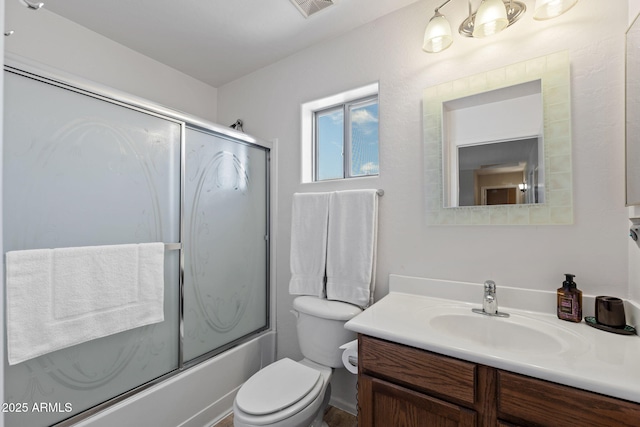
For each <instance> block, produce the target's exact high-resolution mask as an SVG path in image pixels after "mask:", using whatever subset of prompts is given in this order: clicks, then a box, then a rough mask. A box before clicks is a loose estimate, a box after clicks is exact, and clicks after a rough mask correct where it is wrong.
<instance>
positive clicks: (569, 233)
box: [218, 0, 629, 404]
mask: <svg viewBox="0 0 640 427" xmlns="http://www.w3.org/2000/svg"><path fill="white" fill-rule="evenodd" d="M440 3H441V2H440V1H439V0H428V1H419V2H417V3H415V4H413V5H410V6H408V7H406V8H404V9H401V10H399V11H397V12H395V13H393V14H390V15H387V16H385V17H383V18H381V19H379V20H377V21H375V22H373V23H370V24H368V25H365V26H363V27H360V28H359V29H356V30H355V31H352V32H350V33H348V34H345V35H343V36H340V37H337V38H335V39H333V40H330V41H327V42H325V43H321V44H318V45H316V46H314V47H311V48H309V49H307V50H305V51H302V52H300V53H298V54H296V55H293V56H291V57H289V58H287V59H285V60H283V61H281V62H279V63H276V64H274V65H272V66H269V67H266V68H264V69H261V70H259V71H257V72H255V73H253V74H251V75H248V76H246V77H244V78H241V79H238V80H236V81H234V82H232V83H229V84H227V85H225V86H223V87H220V88H218V116H219V119H220V120H221V122H223V123H226V122H227V121H230V120H231V121H233V120H234V118H236V117H242V118H243V120H244V122H245V130H247V131H248V132H250V133H254V134H256V135H261V136H262V137H263V138H276V137H277V138H278V139H279V144H280V147H279V159H278V160H279V162H280V165H282V167H280V170H279V192H280V194H279V199H278V202H279V206H280V207H281V208H280V212H279V215H278V227H279V230H280V235H279V245H278V265H277V269H278V270H277V277H278V278H279V279H278V280H279V282H278V283H277V295H278V300H277V302H278V307H279V309H278V313H277V329H278V357H284V356H289V357H300V353H299V350H298V345H297V339H296V336H295V324H294V319H293V317H292V316H291V315H290V314H289V308H290V306H291V302H292V297H291V296H289V295H288V289H287V286H288V280H289V278H290V272H289V244H290V221H291V214H290V207H291V199H292V195H293V193H294V192H304V191H326V190H335V189H347V188H382V189H384V190H385V195H384V197H383V198H382V199H381V201H380V234H379V236H380V238H379V246H378V266H377V267H378V268H377V271H378V279H377V285H376V298H378V299H379V298H380V297H382V296H383V295H385V294H386V293H387V292H388V275H389V273H399V274H406V275H413V276H421V277H429V278H443V279H450V280H460V281H469V282H482V281H484V280H485V279H493V280H495V281H496V283H497V284H498V289H499V287H500V286H514V287H521V288H529V289H544V290H555V289H556V288H558V287H559V286H560V285H561V283H562V280H563V277H564V276H563V273H574V274H576V275H577V278H576V281H577V283H578V285H579V287H580V288H581V289H583V291H584V292H586V293H588V294H610V295H617V296H621V297H627V296H628V294H629V288H628V286H627V280H628V278H627V275H628V243H627V239H628V237H627V224H628V219H627V211H626V209H625V207H624V204H625V199H624V103H623V99H624V34H625V30H626V27H627V22H628V13H627V7H626V6H627V4H626V2H625V3H624V4H623V6H622V7H620V6H618V7H615V8H612V7H611V5H610V4H609V2H603V1H599V0H581V1H579V2H578V4H577V5H576V6H575V7H574V8H573V9H572V10H571V11H570V12H568V13H567V14H565V15H563V16H561V17H559V18H556V19H554V20H550V21H534V20H533V19H532V18H531V13H532V12H531V11H532V9H533V4H534V1H533V0H526V3H527V6H528V9H529V10H528V11H527V13H526V15H525V16H524V17H523V18H522V19H521V21H520V22H518V23H517V24H516V25H514V26H513V27H511V28H509V29H507V30H506V31H504V32H503V33H501V34H499V35H497V36H495V37H491V38H487V39H484V40H475V39H464V40H463V39H461V38H460V37H456V38H455V40H454V44H453V45H452V47H451V48H449V49H448V50H446V51H444V52H442V53H440V54H427V53H424V52H423V51H422V50H421V44H422V37H423V33H424V28H425V26H426V23H427V21H428V20H429V18H430V17H431V16H432V14H433V9H434V8H435V7H436V6H437V5H438V4H440ZM441 12H442V13H444V14H445V15H446V16H447V17H448V18H449V19H451V21H455V22H456V23H455V24H453V27H454V28H455V27H457V22H460V20H462V19H463V17H464V16H465V15H466V7H465V5H464V4H456V3H455V2H453V3H450V4H449V5H447V6H445V7H444V8H443V9H442V11H441ZM602 16H606V17H607V19H602ZM564 49H567V50H569V52H570V61H571V79H572V86H571V89H572V95H571V100H572V123H573V149H572V155H573V171H574V173H573V177H574V212H575V221H574V222H575V223H574V225H572V226H520V227H519V226H466V227H460V226H459V227H455V226H447V227H433V226H426V225H425V220H424V203H425V197H424V189H425V182H424V179H423V176H424V175H423V146H422V110H421V97H422V91H423V89H424V88H426V87H429V86H433V85H437V84H439V83H443V82H446V81H450V80H455V79H458V78H460V77H464V76H468V75H471V74H474V73H476V72H478V71H481V70H482V71H486V70H491V69H494V68H499V67H503V66H506V65H508V64H511V63H515V62H520V61H524V60H527V59H530V58H535V57H538V56H542V55H546V54H550V53H553V52H557V51H559V50H564ZM373 81H379V82H380V176H379V177H378V178H366V179H354V180H349V181H346V182H325V183H316V184H301V183H300V157H301V155H300V105H301V104H302V103H304V102H308V101H312V100H314V99H318V98H322V97H326V96H328V95H331V94H335V93H338V92H340V91H344V90H347V89H351V88H355V87H359V86H362V85H364V84H367V83H370V82H373ZM498 292H499V291H498ZM585 311H586V312H587V313H588V312H589V308H588V307H586V308H585ZM354 383H355V381H354V380H353V379H349V378H348V377H346V376H344V375H343V374H338V375H337V379H336V383H334V395H335V396H336V397H338V398H339V399H342V400H344V401H345V402H347V403H350V404H353V403H354V402H353V398H352V396H353V394H354V392H355V390H354V389H353V388H349V387H351V385H352V384H354Z"/></svg>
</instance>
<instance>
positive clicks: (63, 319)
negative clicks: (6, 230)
mask: <svg viewBox="0 0 640 427" xmlns="http://www.w3.org/2000/svg"><path fill="white" fill-rule="evenodd" d="M164 250H165V245H164V243H142V244H127V245H107V246H87V247H75V248H58V249H33V250H26V251H12V252H7V258H6V266H7V344H8V360H9V364H10V365H15V364H17V363H20V362H23V361H25V360H28V359H31V358H34V357H37V356H41V355H43V354H46V353H49V352H52V351H55V350H59V349H62V348H66V347H70V346H72V345H76V344H80V343H82V342H85V341H89V340H92V339H96V338H100V337H104V336H107V335H111V334H115V333H118V332H122V331H126V330H128V329H133V328H137V327H140V326H145V325H149V324H152V323H158V322H162V321H163V320H164Z"/></svg>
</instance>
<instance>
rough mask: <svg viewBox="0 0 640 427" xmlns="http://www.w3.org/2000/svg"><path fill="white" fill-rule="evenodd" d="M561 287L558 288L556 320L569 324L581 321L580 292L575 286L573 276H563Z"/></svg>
mask: <svg viewBox="0 0 640 427" xmlns="http://www.w3.org/2000/svg"><path fill="white" fill-rule="evenodd" d="M565 276H566V279H565V281H564V282H562V287H561V288H558V319H562V320H568V321H569V322H581V321H582V291H581V290H579V289H578V288H577V286H576V282H574V281H573V278H574V277H576V276H575V275H573V274H565Z"/></svg>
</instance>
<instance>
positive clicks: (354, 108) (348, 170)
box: [302, 83, 379, 182]
mask: <svg viewBox="0 0 640 427" xmlns="http://www.w3.org/2000/svg"><path fill="white" fill-rule="evenodd" d="M302 112H303V125H302V128H303V138H302V139H303V159H302V160H303V167H302V170H303V177H302V181H303V182H313V181H324V180H329V179H343V178H352V177H359V176H370V175H378V171H379V161H378V84H377V83H375V84H374V85H369V86H367V87H364V88H360V89H356V90H353V91H349V92H344V93H342V94H339V95H336V96H333V97H329V98H325V99H322V100H318V101H315V102H311V103H308V104H304V105H303V106H302Z"/></svg>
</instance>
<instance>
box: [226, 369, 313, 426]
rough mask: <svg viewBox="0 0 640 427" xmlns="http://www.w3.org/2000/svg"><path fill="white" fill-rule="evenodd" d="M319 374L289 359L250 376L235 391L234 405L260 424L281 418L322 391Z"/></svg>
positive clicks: (301, 406) (308, 402)
mask: <svg viewBox="0 0 640 427" xmlns="http://www.w3.org/2000/svg"><path fill="white" fill-rule="evenodd" d="M323 385H324V379H323V376H322V374H321V373H320V372H319V371H318V370H316V369H313V368H311V367H309V366H306V365H303V364H302V363H299V362H295V361H293V360H291V359H289V358H284V359H281V360H279V361H277V362H275V363H272V364H271V365H269V366H267V367H265V368H264V369H262V370H260V371H258V372H257V373H256V374H255V375H254V376H252V377H251V378H250V379H249V380H248V381H247V382H246V383H245V384H244V385H243V386H242V387H240V390H239V391H238V394H237V395H236V401H235V403H236V405H237V407H238V409H240V410H241V411H242V412H244V413H245V414H247V415H249V416H251V417H252V418H253V417H257V418H259V419H260V421H261V424H271V423H275V422H278V421H280V420H283V419H285V418H288V417H290V416H292V415H293V414H295V413H297V412H299V411H300V410H302V409H303V408H305V407H307V406H308V405H309V404H310V403H311V402H312V401H313V400H314V399H316V398H317V397H318V395H319V394H320V392H321V390H323Z"/></svg>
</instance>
